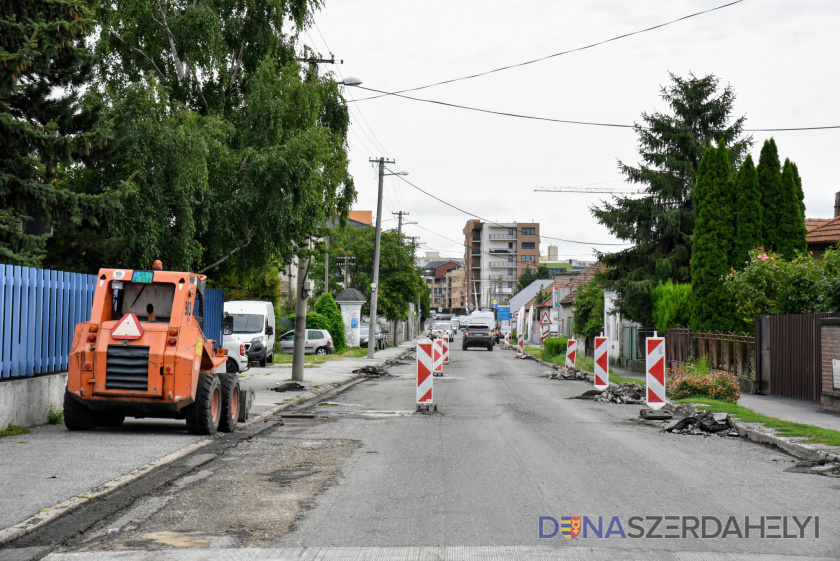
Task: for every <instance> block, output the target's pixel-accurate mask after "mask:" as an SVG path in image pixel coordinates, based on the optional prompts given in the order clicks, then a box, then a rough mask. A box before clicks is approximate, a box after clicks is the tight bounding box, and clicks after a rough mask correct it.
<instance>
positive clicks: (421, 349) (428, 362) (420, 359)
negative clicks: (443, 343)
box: [417, 339, 434, 406]
mask: <svg viewBox="0 0 840 561" xmlns="http://www.w3.org/2000/svg"><path fill="white" fill-rule="evenodd" d="M432 347H433V345H432V341H431V339H420V341H418V342H417V405H418V406H420V405H430V404H432V402H433V400H432V370H433V369H434V359H433V358H432Z"/></svg>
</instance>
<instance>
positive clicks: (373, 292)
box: [367, 158, 394, 359]
mask: <svg viewBox="0 0 840 561" xmlns="http://www.w3.org/2000/svg"><path fill="white" fill-rule="evenodd" d="M370 162H371V163H373V162H376V163H378V164H379V194H378V195H377V197H376V237H375V239H374V242H373V282H372V283H371V285H370V322H369V326H368V350H367V357H368V358H369V359H372V358H373V347H374V345H373V343H374V342H375V341H376V299H377V296H378V295H379V239H380V237H381V235H382V186H383V183H384V180H385V164H386V163H387V164H393V163H394V160H386V159H385V158H379V159H378V160H373V159H371V160H370Z"/></svg>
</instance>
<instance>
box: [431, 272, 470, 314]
mask: <svg viewBox="0 0 840 561" xmlns="http://www.w3.org/2000/svg"><path fill="white" fill-rule="evenodd" d="M459 268H460V269H463V263H459V262H458V261H457V260H446V261H432V262H430V263H427V264H426V266H425V267H424V268H423V280H425V281H426V286H428V287H429V302H430V303H431V307H432V309H433V310H439V311H443V310H448V309H449V308H450V304H449V301H450V294H451V292H450V282H451V281H450V277H448V276H447V275H449V274H450V273H452V272H454V271H456V270H458V269H459Z"/></svg>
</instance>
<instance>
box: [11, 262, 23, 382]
mask: <svg viewBox="0 0 840 561" xmlns="http://www.w3.org/2000/svg"><path fill="white" fill-rule="evenodd" d="M20 275H21V272H20V267H18V266H16V267H15V268H14V274H13V275H12V277H13V279H14V282H15V285H14V289H13V290H12V333H11V336H12V341H11V342H12V376H20Z"/></svg>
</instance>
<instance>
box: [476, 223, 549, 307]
mask: <svg viewBox="0 0 840 561" xmlns="http://www.w3.org/2000/svg"><path fill="white" fill-rule="evenodd" d="M464 246H465V253H464V263H465V265H464V276H465V282H466V289H467V306H468V307H469V308H470V309H476V308H489V307H491V306H492V305H493V301H494V300H495V301H496V303H498V304H504V303H505V302H507V301H508V299H510V297H511V296H513V294H514V292H515V291H516V283H517V281H518V280H519V277H520V275H521V274H522V271H524V270H525V269H532V270H536V269H537V267H538V266H539V264H540V225H539V223H537V222H512V223H503V224H497V223H495V222H494V223H490V222H482V221H481V220H468V221H467V224H466V226H464Z"/></svg>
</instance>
